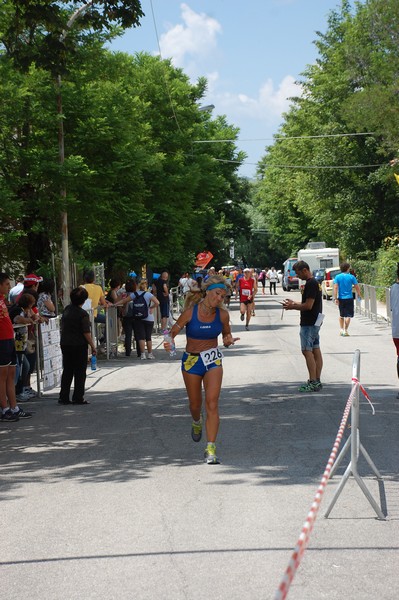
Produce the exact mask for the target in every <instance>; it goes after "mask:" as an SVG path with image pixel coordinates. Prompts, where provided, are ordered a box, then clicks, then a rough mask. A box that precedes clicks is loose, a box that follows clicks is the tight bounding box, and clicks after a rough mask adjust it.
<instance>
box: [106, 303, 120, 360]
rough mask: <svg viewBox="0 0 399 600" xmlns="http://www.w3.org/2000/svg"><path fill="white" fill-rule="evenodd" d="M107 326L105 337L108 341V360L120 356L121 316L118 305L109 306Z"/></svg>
mask: <svg viewBox="0 0 399 600" xmlns="http://www.w3.org/2000/svg"><path fill="white" fill-rule="evenodd" d="M105 316H106V327H105V331H106V334H105V339H106V343H107V360H109V359H110V358H118V337H119V317H118V307H117V306H108V308H107V310H106V311H105Z"/></svg>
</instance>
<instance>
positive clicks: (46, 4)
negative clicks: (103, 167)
mask: <svg viewBox="0 0 399 600" xmlns="http://www.w3.org/2000/svg"><path fill="white" fill-rule="evenodd" d="M78 6H82V3H81V2H77V1H75V0H72V1H71V2H57V3H54V2H52V1H51V0H36V1H35V0H25V2H23V3H21V2H16V1H14V0H6V1H5V2H4V3H3V7H2V13H1V16H0V49H1V50H2V51H3V52H2V54H1V56H0V69H1V71H2V73H3V74H6V75H7V78H6V79H4V80H3V79H2V82H5V83H3V84H2V90H1V92H0V93H1V94H6V93H7V91H8V90H7V86H8V85H9V83H8V80H10V81H12V80H13V78H14V77H15V78H18V81H19V86H20V88H21V93H17V94H16V95H17V98H18V100H19V103H18V109H19V111H18V112H17V113H14V114H10V115H8V116H9V117H10V118H9V119H8V120H7V122H6V124H5V126H4V127H2V134H4V133H6V134H7V133H10V132H12V135H11V139H8V140H7V142H8V143H6V148H5V149H4V155H6V157H7V158H9V159H10V160H8V161H6V164H5V166H4V169H3V171H6V175H5V176H4V177H5V178H4V180H3V182H2V183H3V185H2V189H1V191H2V195H3V197H4V199H5V200H6V201H7V208H6V210H5V211H4V213H3V214H2V215H1V219H2V223H4V225H5V237H4V241H5V242H6V243H8V242H9V241H10V237H12V236H10V223H11V222H12V221H13V220H14V225H15V224H16V222H15V219H14V217H13V213H14V212H15V208H16V207H18V223H17V224H18V228H17V231H16V232H15V233H14V238H16V240H17V247H18V248H20V249H21V252H20V255H21V258H22V257H24V252H23V251H22V248H21V246H22V245H24V246H25V250H26V254H27V262H28V269H33V268H36V267H37V266H38V264H39V263H40V261H42V260H43V259H44V257H45V256H46V255H48V253H49V249H50V240H51V239H57V238H58V237H59V236H57V235H54V227H52V226H51V224H53V223H54V216H55V215H56V214H60V213H61V211H63V210H65V208H66V207H65V206H63V201H64V200H63V198H62V197H60V194H59V191H58V190H59V189H60V186H61V184H62V182H63V180H64V177H65V176H66V175H65V172H64V169H63V170H61V171H60V170H59V168H58V165H57V159H56V156H57V154H56V153H55V145H54V144H53V143H52V138H51V136H50V135H49V134H50V132H51V133H52V135H53V136H54V138H53V139H54V141H55V142H56V140H57V129H56V123H57V122H56V119H57V117H56V110H55V107H56V101H55V98H56V91H55V89H54V86H53V80H54V78H55V77H56V76H57V75H59V74H60V73H65V72H66V71H67V68H66V66H67V59H68V62H69V67H70V68H71V65H73V58H74V54H75V50H76V49H77V48H78V47H79V45H80V44H85V43H90V41H91V40H96V39H97V40H98V39H100V40H104V39H105V38H106V37H107V36H110V35H114V33H115V26H119V27H127V26H136V25H138V24H139V18H140V17H141V16H142V11H141V4H140V2H138V0H125V1H116V0H104V1H103V2H101V1H100V2H96V5H95V6H92V3H91V2H88V3H87V6H90V10H87V11H86V12H85V13H84V14H82V18H81V19H80V20H79V26H77V27H76V28H75V29H74V30H73V32H71V34H70V35H68V36H65V35H63V34H64V32H65V30H66V29H67V27H68V19H69V18H70V17H71V15H72V14H73V12H74V10H75V9H76V8H77V7H78ZM83 6H85V4H84V3H83ZM11 85H12V84H11ZM35 85H38V86H39V85H40V88H39V87H38V88H37V89H36V88H35V87H33V86H35ZM50 99H51V102H52V104H51V106H52V108H50V105H49V103H48V101H49V100H50ZM43 108H44V109H45V110H44V111H43ZM61 118H62V117H61ZM49 142H50V143H49ZM12 157H13V159H12ZM11 202H12V203H13V208H11V207H10V206H9V204H10V203H11ZM55 222H59V218H58V219H57V218H56V219H55ZM48 225H49V226H48ZM28 233H29V235H27V234H28ZM23 242H25V244H23Z"/></svg>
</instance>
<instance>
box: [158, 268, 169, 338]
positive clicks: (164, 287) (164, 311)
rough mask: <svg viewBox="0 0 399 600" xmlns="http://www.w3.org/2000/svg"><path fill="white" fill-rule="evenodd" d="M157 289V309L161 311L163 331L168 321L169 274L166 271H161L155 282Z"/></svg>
mask: <svg viewBox="0 0 399 600" xmlns="http://www.w3.org/2000/svg"><path fill="white" fill-rule="evenodd" d="M155 285H156V288H157V299H158V302H159V309H160V311H161V329H162V331H165V330H166V329H167V324H168V319H169V311H170V306H169V273H168V271H162V273H161V276H160V277H158V279H157V280H156V281H155Z"/></svg>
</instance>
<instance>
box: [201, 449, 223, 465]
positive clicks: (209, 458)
mask: <svg viewBox="0 0 399 600" xmlns="http://www.w3.org/2000/svg"><path fill="white" fill-rule="evenodd" d="M204 459H205V462H206V463H207V464H208V465H219V464H220V460H219V459H218V457H217V456H216V445H215V444H208V445H207V447H206V448H205V452H204Z"/></svg>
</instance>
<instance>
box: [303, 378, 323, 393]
mask: <svg viewBox="0 0 399 600" xmlns="http://www.w3.org/2000/svg"><path fill="white" fill-rule="evenodd" d="M320 390H321V387H317V384H316V382H313V381H309V380H308V381H307V382H306V383H304V384H303V385H301V387H299V388H298V392H305V393H306V392H318V391H320Z"/></svg>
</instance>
